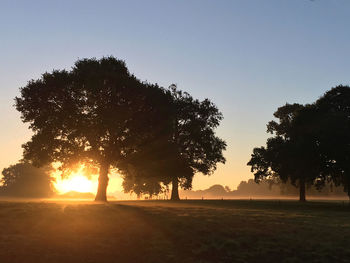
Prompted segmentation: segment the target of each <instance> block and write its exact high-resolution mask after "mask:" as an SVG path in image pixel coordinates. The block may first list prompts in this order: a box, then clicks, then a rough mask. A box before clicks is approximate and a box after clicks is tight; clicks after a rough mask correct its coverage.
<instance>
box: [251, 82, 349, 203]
mask: <svg viewBox="0 0 350 263" xmlns="http://www.w3.org/2000/svg"><path fill="white" fill-rule="evenodd" d="M274 116H275V117H276V118H278V121H271V122H269V123H268V125H267V130H268V132H270V133H272V134H273V135H274V136H273V137H270V138H269V139H268V140H267V143H266V147H260V148H254V150H253V154H252V156H251V159H250V161H249V162H248V165H250V166H251V171H252V172H253V173H254V175H255V180H256V181H257V182H259V181H260V180H262V179H264V178H273V177H278V178H280V179H282V181H287V180H290V181H291V182H292V183H293V184H294V185H299V187H300V200H301V201H305V184H308V185H311V184H314V185H316V186H317V187H319V188H320V187H322V186H324V185H325V183H326V182H330V181H333V182H334V183H335V184H336V185H340V184H342V185H344V189H345V190H346V191H347V192H348V194H349V196H350V192H349V182H350V159H349V158H350V88H349V87H347V86H337V87H335V88H333V89H331V90H330V91H328V92H326V93H325V94H324V95H323V96H322V97H321V98H320V99H318V100H317V101H316V102H315V103H313V104H309V105H300V104H286V105H285V106H283V107H280V108H278V110H277V111H276V112H275V114H274Z"/></svg>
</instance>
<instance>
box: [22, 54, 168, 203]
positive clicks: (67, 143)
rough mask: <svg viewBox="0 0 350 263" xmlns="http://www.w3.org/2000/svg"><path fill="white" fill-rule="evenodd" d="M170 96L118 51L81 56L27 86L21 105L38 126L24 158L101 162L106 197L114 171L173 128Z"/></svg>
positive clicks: (101, 195) (101, 196)
mask: <svg viewBox="0 0 350 263" xmlns="http://www.w3.org/2000/svg"><path fill="white" fill-rule="evenodd" d="M170 99H171V98H170V96H169V95H167V94H166V92H165V91H164V90H163V89H161V88H159V87H158V86H157V85H151V84H148V83H144V82H141V81H140V80H139V79H137V78H136V77H135V76H134V75H132V74H130V73H129V71H128V69H127V67H126V65H125V63H124V62H123V61H121V60H118V59H116V58H114V57H107V58H102V59H100V60H96V59H83V60H78V61H77V62H76V63H75V65H74V67H73V68H72V70H71V71H66V70H61V71H58V70H54V71H53V72H52V73H45V74H43V75H42V77H41V78H40V79H38V80H32V81H30V82H29V83H28V84H27V86H25V87H23V88H21V96H20V97H17V98H16V108H17V110H18V111H20V112H21V114H22V120H23V121H24V122H27V123H29V124H30V128H31V129H32V131H33V132H34V135H33V136H32V138H31V140H30V141H29V142H28V143H26V144H24V146H23V147H24V158H25V159H26V160H28V161H30V162H31V163H32V164H33V165H35V166H44V165H47V164H50V163H52V162H58V163H60V164H61V169H63V170H66V169H69V168H71V167H74V165H76V164H78V163H81V162H83V163H85V164H86V165H90V166H93V167H99V185H98V190H97V195H96V200H98V201H106V199H107V196H106V190H107V185H108V180H109V179H108V173H109V170H110V169H111V168H113V167H114V168H119V166H121V164H122V163H125V160H126V159H127V158H128V156H129V155H130V154H133V153H135V152H137V151H138V150H139V149H140V148H142V146H143V145H145V144H147V143H149V142H151V141H152V140H155V139H156V138H158V137H162V136H166V134H170V132H169V129H171V128H172V122H171V119H172V118H171V117H170V118H169V115H171V112H170V111H169V109H170V108H169V104H170V103H171V100H170Z"/></svg>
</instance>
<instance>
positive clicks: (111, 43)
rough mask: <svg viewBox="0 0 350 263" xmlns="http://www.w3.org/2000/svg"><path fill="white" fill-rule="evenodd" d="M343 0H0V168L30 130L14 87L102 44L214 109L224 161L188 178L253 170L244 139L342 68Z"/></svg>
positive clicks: (346, 71) (254, 142) (328, 83)
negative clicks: (211, 170) (17, 104)
mask: <svg viewBox="0 0 350 263" xmlns="http://www.w3.org/2000/svg"><path fill="white" fill-rule="evenodd" d="M349 12H350V1H348V0H343V1H341V0H337V1H336V0H314V1H308V0H289V1H287V0H275V1H272V0H271V1H268V0H266V1H261V0H256V1H253V0H241V1H235V0H228V1H224V0H216V1H215V0H211V1H206V0H183V1H170V0H159V1H152V0H147V1H143V0H139V1H130V0H128V1H102V0H100V1H87V0H85V1H75V0H70V1H64V0H60V1H35V0H34V1H15V0H11V1H2V0H0V112H1V113H0V123H1V130H0V146H1V148H0V170H2V169H3V168H4V167H7V166H8V165H10V164H14V163H16V162H17V160H19V159H20V158H21V154H22V149H21V144H22V143H24V142H26V141H27V140H28V139H29V138H30V135H31V133H30V131H29V130H28V129H27V126H26V125H24V124H22V123H21V120H20V115H19V114H18V113H17V112H16V110H15V109H14V108H13V106H12V105H13V103H14V101H13V98H14V97H15V96H16V95H18V94H19V91H18V89H19V87H21V86H24V85H26V82H27V81H28V80H30V79H36V78H39V77H40V75H41V74H42V73H43V72H45V71H51V70H52V69H63V68H66V69H69V68H70V67H71V66H72V65H73V63H74V61H76V60H77V59H78V58H91V57H97V58H100V57H102V56H107V55H113V56H116V57H118V58H121V59H124V60H125V61H126V63H127V65H128V68H129V70H130V71H131V72H132V73H134V74H135V75H136V76H137V77H139V78H140V79H142V80H147V81H150V82H157V83H158V84H160V85H162V86H164V87H167V86H169V85H170V84H171V83H176V84H178V87H179V88H180V89H182V90H185V91H188V92H189V93H191V94H192V95H193V96H194V97H196V98H200V99H203V98H210V99H211V100H212V101H213V102H214V103H216V104H217V106H218V107H219V109H220V110H221V111H222V112H223V114H224V117H225V119H224V121H223V122H222V125H221V126H220V128H219V129H218V134H219V135H220V136H221V137H222V138H224V139H225V140H226V141H227V143H228V149H227V151H226V152H225V156H226V158H227V163H226V165H219V167H218V170H217V171H216V173H215V174H214V175H212V176H210V177H205V176H201V175H197V176H196V177H195V179H194V189H203V188H206V187H208V186H211V185H213V184H215V183H219V184H223V185H228V186H230V187H231V188H235V187H236V186H237V185H238V183H239V182H240V181H241V180H246V179H249V178H252V174H251V173H250V170H249V167H247V166H246V163H247V161H248V160H249V158H250V154H251V152H252V149H253V148H254V147H256V146H261V145H264V144H265V140H266V138H267V134H266V123H267V122H268V121H269V120H271V119H272V114H273V112H274V111H275V110H276V109H277V107H279V106H281V105H283V104H285V103H286V102H290V103H293V102H298V103H310V102H313V101H315V100H316V99H317V98H318V97H319V96H321V95H322V94H323V93H324V92H325V91H326V90H328V89H330V88H331V87H333V86H335V85H338V84H349V78H350V60H349V58H350V16H349Z"/></svg>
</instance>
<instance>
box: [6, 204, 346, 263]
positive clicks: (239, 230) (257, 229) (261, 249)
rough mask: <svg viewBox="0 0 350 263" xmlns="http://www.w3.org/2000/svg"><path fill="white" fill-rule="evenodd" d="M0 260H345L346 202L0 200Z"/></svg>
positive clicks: (13, 262) (28, 262)
mask: <svg viewBox="0 0 350 263" xmlns="http://www.w3.org/2000/svg"><path fill="white" fill-rule="evenodd" d="M0 262H1V263H16V262H21V263H30V262H60V263H68V262H96V263H97V262H98V263H100V262H101V263H103V262H350V207H349V205H348V204H347V203H343V202H307V203H306V204H300V203H298V202H295V201H272V200H270V201H243V200H233V201H228V200H227V201H226V200H224V201H221V200H220V201H209V200H208V201H202V200H199V201H181V202H169V201H123V202H111V203H108V204H95V203H89V202H5V201H3V202H0Z"/></svg>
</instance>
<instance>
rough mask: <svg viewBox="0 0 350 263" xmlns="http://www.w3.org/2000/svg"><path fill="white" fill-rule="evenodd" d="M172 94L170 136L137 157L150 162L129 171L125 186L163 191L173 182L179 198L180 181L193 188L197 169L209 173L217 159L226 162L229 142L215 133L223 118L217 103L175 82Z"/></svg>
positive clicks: (144, 191) (174, 196) (175, 194)
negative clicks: (225, 154) (198, 95)
mask: <svg viewBox="0 0 350 263" xmlns="http://www.w3.org/2000/svg"><path fill="white" fill-rule="evenodd" d="M168 94H170V95H171V104H170V107H171V111H172V112H173V119H172V124H173V125H172V132H171V136H170V140H165V141H163V143H162V144H161V145H159V144H158V145H156V146H155V147H153V149H152V151H151V152H149V153H147V150H145V151H144V152H143V154H142V155H139V157H137V158H136V159H139V160H141V163H144V164H147V165H146V166H143V167H142V169H129V171H126V176H125V181H124V187H125V190H126V191H134V192H135V193H137V194H139V193H147V194H150V195H152V194H157V193H158V192H160V191H161V190H162V187H161V186H162V185H163V186H167V185H168V184H169V183H171V184H172V194H171V199H172V200H178V199H179V194H178V186H179V185H180V186H181V187H182V188H184V189H190V188H191V187H192V179H193V176H194V174H195V173H202V174H204V175H209V174H211V173H212V172H213V171H215V170H216V166H217V163H225V158H224V157H223V151H224V150H225V149H226V143H225V141H223V140H222V139H220V138H219V137H218V136H216V134H215V128H217V126H218V125H219V124H220V121H221V120H222V118H223V116H222V113H221V112H220V111H219V110H218V108H217V107H216V106H215V104H213V103H212V102H211V101H210V100H208V99H205V100H203V101H199V100H197V99H194V98H193V97H192V96H191V95H190V94H188V93H186V92H182V91H180V90H178V89H177V87H176V86H175V85H171V86H170V87H169V90H168ZM138 154H140V153H138ZM141 156H142V157H141ZM136 166H138V165H136ZM141 171H142V172H141ZM135 173H139V174H138V175H137V176H136V175H134V174H135ZM150 174H153V176H150ZM149 187H151V188H149ZM153 190H154V191H153ZM152 191H153V192H152Z"/></svg>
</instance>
